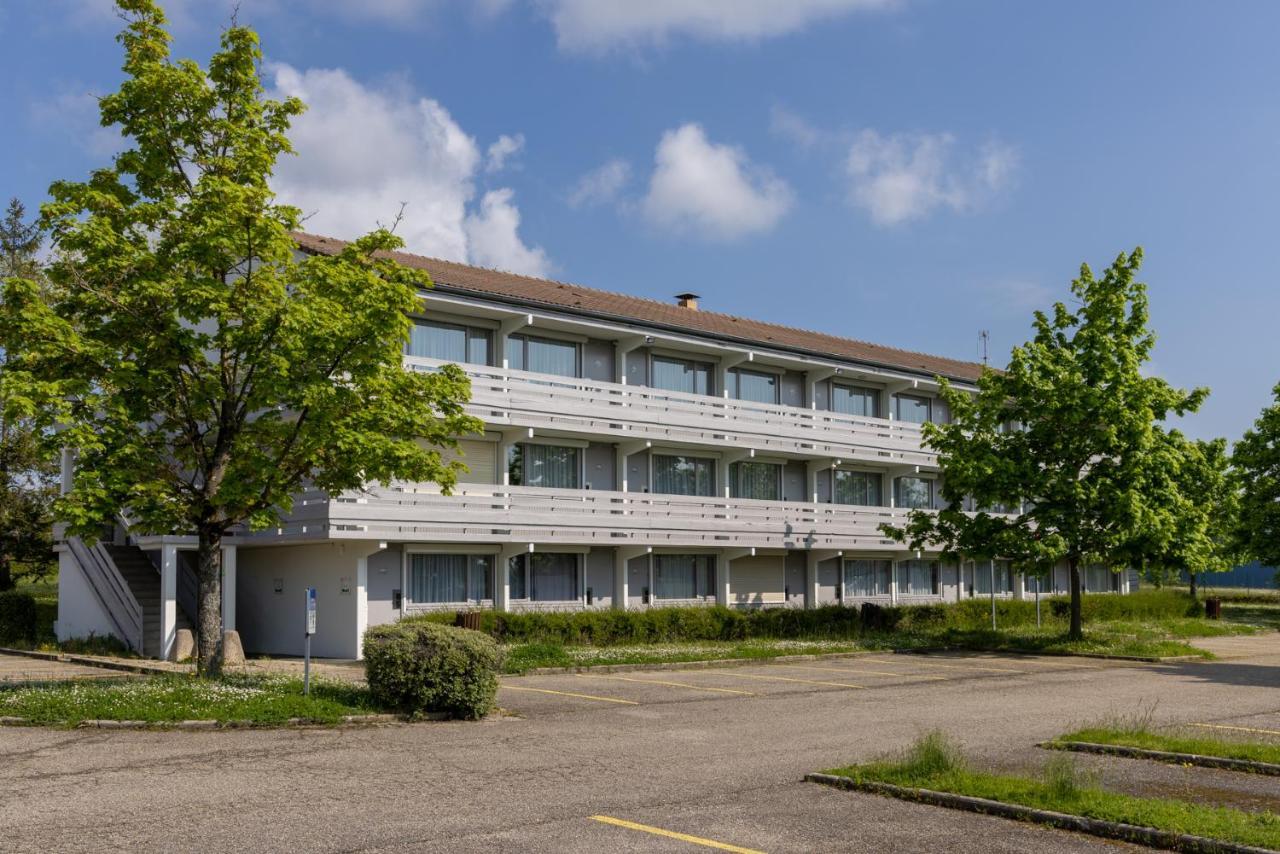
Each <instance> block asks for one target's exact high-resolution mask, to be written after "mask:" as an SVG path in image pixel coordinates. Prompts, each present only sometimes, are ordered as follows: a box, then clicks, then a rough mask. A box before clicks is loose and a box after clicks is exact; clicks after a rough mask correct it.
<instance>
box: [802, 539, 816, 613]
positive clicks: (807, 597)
mask: <svg viewBox="0 0 1280 854" xmlns="http://www.w3.org/2000/svg"><path fill="white" fill-rule="evenodd" d="M804 557H805V567H804V606H805V607H806V608H816V607H818V562H819V561H818V555H817V553H816V552H809V553H807V554H806V555H805V556H804Z"/></svg>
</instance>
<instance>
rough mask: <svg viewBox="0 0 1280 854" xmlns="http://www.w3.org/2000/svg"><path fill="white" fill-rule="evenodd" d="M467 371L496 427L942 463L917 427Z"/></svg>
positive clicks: (483, 412)
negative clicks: (924, 444) (931, 450)
mask: <svg viewBox="0 0 1280 854" xmlns="http://www.w3.org/2000/svg"><path fill="white" fill-rule="evenodd" d="M443 364H445V363H444V362H441V361H438V360H435V359H425V358H420V357H413V356H406V357H405V365H406V367H408V368H411V369H412V370H421V371H434V370H438V369H439V368H440V366H441V365H443ZM459 367H461V368H462V370H463V371H465V372H466V374H467V376H468V377H470V378H471V403H470V404H469V405H468V407H467V411H468V412H469V413H470V414H471V415H474V416H476V417H478V418H480V419H482V420H484V421H485V423H486V424H488V425H490V426H498V427H502V426H510V427H531V428H534V429H535V430H539V429H540V430H559V431H569V432H576V433H588V434H592V435H599V436H608V437H611V438H613V439H615V440H616V441H632V440H648V441H652V442H654V443H670V444H677V445H704V446H707V447H715V448H717V449H723V448H725V447H726V446H731V447H734V448H741V449H744V450H745V449H754V450H755V451H756V452H757V453H765V454H767V453H775V454H783V455H787V456H791V457H796V456H799V457H805V458H815V457H818V458H822V457H825V458H835V459H840V460H844V461H847V462H854V461H857V462H865V463H871V464H880V465H921V466H934V465H936V464H937V459H936V457H935V456H934V455H933V454H932V453H930V452H929V451H927V450H925V449H924V448H922V447H921V431H920V426H919V425H917V424H908V423H905V422H898V421H890V420H888V419H884V418H868V417H864V416H857V415H845V414H842V413H839V412H828V411H825V410H818V409H801V408H798V407H793V406H779V405H775V404H767V403H754V402H752V401H745V400H734V399H730V398H723V397H712V396H709V395H697V394H687V393H684V392H675V391H666V390H664V389H655V388H649V387H646V386H632V385H621V384H618V383H611V382H602V381H599V380H589V379H580V378H575V377H553V376H549V375H546V374H534V373H528V372H526V371H515V370H510V369H506V368H490V367H484V366H478V365H460V366H459Z"/></svg>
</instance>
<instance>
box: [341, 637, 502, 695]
mask: <svg viewBox="0 0 1280 854" xmlns="http://www.w3.org/2000/svg"><path fill="white" fill-rule="evenodd" d="M364 657H365V673H366V676H367V678H368V680H369V690H370V692H371V693H372V695H373V698H374V700H376V701H377V702H379V703H381V704H382V705H384V706H389V707H392V708H397V709H401V710H403V711H405V712H408V713H409V714H420V713H422V712H444V713H445V714H447V715H449V716H450V717H455V718H464V719H467V720H475V719H477V718H482V717H484V716H485V715H486V714H488V713H489V712H490V711H491V710H492V709H493V705H494V698H495V697H496V696H497V694H498V670H499V668H500V667H501V664H502V657H501V655H500V653H499V651H498V647H497V644H495V643H494V642H493V639H492V638H489V637H487V636H485V635H484V634H482V633H481V632H476V631H472V630H470V629H458V628H454V627H452V626H443V625H440V624H439V623H438V622H432V621H426V620H424V621H418V622H407V621H406V622H400V623H392V624H390V625H385V626H374V627H373V628H371V629H369V630H368V631H366V632H365V635H364Z"/></svg>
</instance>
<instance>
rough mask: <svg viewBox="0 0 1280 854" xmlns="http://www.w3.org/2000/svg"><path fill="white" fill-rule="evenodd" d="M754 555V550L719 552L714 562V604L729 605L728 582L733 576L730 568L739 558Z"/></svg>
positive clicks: (726, 550)
mask: <svg viewBox="0 0 1280 854" xmlns="http://www.w3.org/2000/svg"><path fill="white" fill-rule="evenodd" d="M755 553H756V550H755V549H754V548H750V549H725V550H723V551H722V552H720V557H719V559H718V560H717V561H716V604H717V605H725V606H728V604H729V580H730V577H731V576H732V574H733V570H732V568H731V565H732V563H733V562H734V561H735V560H737V559H738V558H740V557H752V556H754V555H755Z"/></svg>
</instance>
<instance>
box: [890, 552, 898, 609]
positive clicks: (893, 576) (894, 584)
mask: <svg viewBox="0 0 1280 854" xmlns="http://www.w3.org/2000/svg"><path fill="white" fill-rule="evenodd" d="M889 602H890V604H893V605H897V604H898V561H897V559H896V558H890V559H889Z"/></svg>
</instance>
